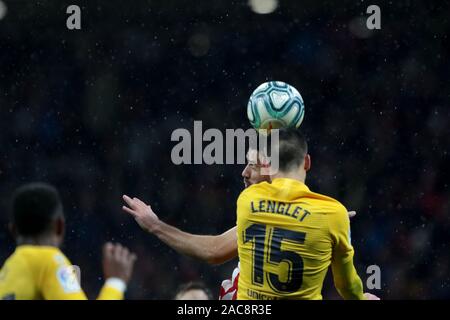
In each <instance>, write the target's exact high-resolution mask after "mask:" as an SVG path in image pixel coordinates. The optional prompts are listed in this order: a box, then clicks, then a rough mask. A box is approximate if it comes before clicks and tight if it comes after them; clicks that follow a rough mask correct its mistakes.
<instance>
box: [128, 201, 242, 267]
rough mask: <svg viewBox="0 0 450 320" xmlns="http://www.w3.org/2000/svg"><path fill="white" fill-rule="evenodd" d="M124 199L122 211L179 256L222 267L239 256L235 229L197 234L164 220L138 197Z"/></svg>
mask: <svg viewBox="0 0 450 320" xmlns="http://www.w3.org/2000/svg"><path fill="white" fill-rule="evenodd" d="M123 200H124V201H125V202H126V204H127V206H123V207H122V209H123V210H124V211H125V212H127V213H129V214H131V215H132V216H133V217H134V219H135V220H136V222H137V223H138V224H139V226H141V228H142V229H144V230H145V231H147V232H149V233H151V234H154V235H155V236H156V237H158V239H159V240H161V241H162V242H164V243H165V244H167V245H168V246H169V247H171V248H172V249H174V250H175V251H177V252H178V253H181V254H184V255H187V256H190V257H193V258H196V259H200V260H203V261H206V262H207V263H209V264H222V263H225V262H227V261H229V260H231V259H233V258H235V257H237V236H236V227H234V228H231V229H230V230H228V231H226V232H224V233H222V234H220V235H216V236H210V235H195V234H191V233H187V232H184V231H181V230H180V229H178V228H175V227H173V226H171V225H169V224H167V223H165V222H163V221H161V220H160V219H159V218H158V216H157V215H156V214H155V212H153V210H152V208H151V206H149V205H147V204H146V203H144V202H143V201H141V200H140V199H138V198H130V197H128V196H126V195H124V196H123Z"/></svg>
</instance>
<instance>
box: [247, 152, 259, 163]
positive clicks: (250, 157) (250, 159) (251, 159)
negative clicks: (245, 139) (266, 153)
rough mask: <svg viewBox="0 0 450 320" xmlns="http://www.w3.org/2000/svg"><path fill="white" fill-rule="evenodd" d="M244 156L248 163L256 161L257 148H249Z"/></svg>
mask: <svg viewBox="0 0 450 320" xmlns="http://www.w3.org/2000/svg"><path fill="white" fill-rule="evenodd" d="M246 158H247V162H249V163H258V158H259V157H258V150H256V149H249V150H248V151H247V155H246Z"/></svg>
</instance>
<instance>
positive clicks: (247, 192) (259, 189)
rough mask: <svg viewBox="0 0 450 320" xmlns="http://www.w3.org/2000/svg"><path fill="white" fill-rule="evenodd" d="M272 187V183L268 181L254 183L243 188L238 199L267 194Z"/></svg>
mask: <svg viewBox="0 0 450 320" xmlns="http://www.w3.org/2000/svg"><path fill="white" fill-rule="evenodd" d="M270 187H271V186H270V183H268V182H266V181H263V182H259V183H255V184H252V185H251V186H249V187H247V188H245V189H244V190H242V192H241V193H240V195H239V198H238V199H245V198H253V197H256V196H258V195H260V194H267V191H269V190H270Z"/></svg>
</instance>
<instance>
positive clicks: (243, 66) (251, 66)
mask: <svg viewBox="0 0 450 320" xmlns="http://www.w3.org/2000/svg"><path fill="white" fill-rule="evenodd" d="M250 2H251V3H250ZM250 2H249V1H247V0H243V1H203V2H195V3H192V2H189V1H175V0H164V1H162V0H154V1H142V0H136V1H127V2H122V1H72V2H67V1H25V0H11V1H7V0H2V1H1V2H0V4H1V5H0V128H1V131H0V145H1V149H0V150H1V152H0V212H1V215H0V263H3V261H4V259H5V258H6V257H7V256H8V255H9V254H11V252H12V251H13V249H14V242H13V240H12V238H11V237H10V236H9V234H8V231H7V220H8V217H7V208H8V200H9V197H10V195H11V193H12V191H13V190H14V189H15V188H16V187H17V186H19V185H21V184H23V183H25V182H30V181H36V180H43V181H47V182H51V183H53V184H54V185H56V186H57V187H58V188H59V189H60V190H61V193H62V196H63V200H64V203H65V211H66V215H67V220H68V229H67V237H66V241H65V245H64V247H63V250H64V251H65V252H66V254H67V255H68V256H69V258H70V259H71V260H72V262H74V263H76V264H78V265H80V266H81V269H82V284H83V287H84V288H85V290H86V291H87V293H88V295H89V296H90V297H91V298H93V297H95V294H96V292H98V289H99V288H100V286H101V284H102V279H101V264H100V262H101V261H100V256H101V251H100V248H101V245H102V244H103V243H104V242H105V241H108V240H113V241H119V242H122V243H124V244H126V245H127V246H129V247H130V248H131V249H132V250H135V251H136V252H137V253H138V255H139V260H138V263H137V268H136V270H135V273H134V277H133V281H132V283H131V286H130V289H129V291H128V293H127V297H128V298H131V299H170V298H172V296H173V294H174V291H175V289H176V288H177V287H178V285H179V284H180V283H183V282H186V281H189V280H203V281H205V282H206V283H207V284H208V286H209V287H210V288H211V290H212V291H213V292H218V289H219V284H220V282H221V281H222V280H223V279H225V278H227V277H229V276H231V271H232V269H233V268H234V266H235V264H236V261H233V262H230V263H227V264H225V265H222V266H217V267H210V266H208V265H206V264H204V263H201V262H198V261H195V260H193V259H190V258H187V257H183V256H180V255H178V254H176V253H175V252H174V251H172V250H171V249H169V248H168V247H167V246H165V245H163V244H162V243H160V242H159V241H158V240H157V239H156V238H155V237H153V236H149V235H147V234H145V233H144V232H143V231H141V230H140V229H139V228H138V226H137V225H136V224H135V222H134V221H133V220H132V219H130V218H129V217H128V216H126V215H125V214H123V213H122V212H121V210H120V208H121V205H122V202H121V195H122V194H123V193H128V194H132V195H136V196H139V197H142V199H144V200H147V201H149V202H150V203H151V204H152V205H153V207H154V209H155V211H156V212H157V213H158V214H159V216H160V217H161V218H162V219H163V220H165V221H166V222H169V223H171V224H174V225H176V226H177V227H180V228H181V229H183V230H186V231H190V232H195V233H204V234H216V233H220V232H223V231H225V230H227V229H228V228H230V227H232V226H233V225H234V224H235V199H236V198H237V196H238V194H239V192H240V190H241V189H242V187H243V184H242V179H241V177H240V173H241V170H242V169H243V166H239V165H216V166H206V165H204V166H203V165H196V166H194V165H192V166H188V165H184V166H175V165H173V164H172V163H171V161H170V150H171V148H172V146H173V145H174V143H171V142H170V135H171V132H172V131H173V130H174V129H176V128H180V127H184V128H188V129H191V128H192V127H193V121H194V119H195V120H202V121H203V125H204V127H215V128H219V129H223V130H224V129H225V128H247V127H248V126H249V124H248V121H247V119H246V111H245V110H246V109H245V108H246V104H247V99H248V97H249V95H250V93H251V91H252V90H253V89H254V88H256V86H257V85H259V84H260V83H262V82H264V81H267V80H282V81H286V82H288V83H290V84H292V85H294V86H295V87H297V88H298V89H299V91H300V92H301V93H302V95H303V98H304V100H305V105H306V116H305V120H304V122H303V124H302V128H303V130H304V131H305V133H306V134H307V136H308V137H309V141H310V153H311V154H312V157H313V170H312V171H311V174H310V176H309V177H308V180H307V183H308V184H309V185H310V187H311V188H312V189H313V190H315V191H318V192H322V193H325V194H329V195H331V196H334V197H337V198H338V199H340V200H341V201H342V202H343V203H344V204H345V205H346V206H347V208H349V209H353V210H356V211H357V212H358V215H357V217H356V218H355V219H354V220H353V221H352V240H353V244H354V246H355V250H356V264H357V269H358V271H359V273H360V275H361V277H362V279H363V281H365V279H366V278H367V275H366V273H365V271H366V267H367V266H369V265H371V264H376V265H378V266H380V268H381V273H382V290H380V291H376V290H375V291H374V293H375V294H377V295H379V296H380V297H382V298H383V299H403V298H405V299H430V298H450V278H449V277H450V276H449V270H450V265H449V262H450V261H449V260H450V248H449V240H450V232H449V230H450V219H449V209H450V191H449V185H448V183H449V180H450V170H449V165H450V156H449V145H450V141H449V140H450V134H449V125H450V121H449V119H450V106H449V101H450V97H449V94H450V81H449V80H448V75H449V74H450V64H449V62H448V58H449V57H448V53H449V52H450V45H449V39H448V35H449V33H450V22H449V16H448V12H450V10H449V9H450V8H449V3H448V2H441V3H438V2H432V1H423V2H419V1H417V2H416V1H392V2H385V1H377V2H376V3H372V2H368V1H339V2H336V1H312V0H306V1H301V2H300V1H283V0H280V1H275V0H262V2H263V4H264V3H265V4H266V7H263V9H261V7H258V6H256V7H255V3H257V2H261V1H257V0H255V1H250ZM69 4H78V5H79V6H80V7H81V9H82V30H80V31H69V30H67V28H66V18H67V17H68V15H67V14H66V8H67V6H68V5H69ZM259 4H261V3H259ZM267 4H268V5H267ZM370 4H377V5H379V6H380V7H381V13H382V20H381V23H382V25H381V30H375V31H370V30H367V29H366V28H365V19H366V17H367V16H368V15H367V14H366V13H365V11H366V8H367V7H368V6H369V5H370ZM271 5H272V7H271ZM258 8H259V9H258ZM258 10H259V11H261V10H262V12H264V10H266V11H271V10H274V12H272V13H270V14H258V13H257V12H255V11H258ZM324 298H326V299H335V298H338V296H337V294H336V291H335V289H334V288H333V286H332V282H331V279H328V280H327V282H326V285H325V288H324Z"/></svg>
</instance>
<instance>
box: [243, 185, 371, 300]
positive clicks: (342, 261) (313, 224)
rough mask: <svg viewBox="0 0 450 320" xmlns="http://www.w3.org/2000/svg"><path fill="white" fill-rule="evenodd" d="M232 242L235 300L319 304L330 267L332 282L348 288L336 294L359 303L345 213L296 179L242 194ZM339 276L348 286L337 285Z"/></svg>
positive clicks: (360, 293) (249, 190) (254, 186)
mask: <svg viewBox="0 0 450 320" xmlns="http://www.w3.org/2000/svg"><path fill="white" fill-rule="evenodd" d="M237 238H238V253H239V260H240V265H241V274H240V276H239V283H238V296H237V298H238V299H256V300H266V299H267V300H270V299H322V294H321V291H322V285H323V281H324V278H325V275H326V273H327V270H328V267H329V266H330V264H332V263H334V264H335V265H336V269H333V273H335V271H336V274H334V276H335V283H336V282H338V283H345V284H347V283H351V285H348V287H350V288H349V290H350V291H351V292H350V293H348V294H347V292H341V291H339V292H340V293H341V295H343V296H344V297H350V298H356V299H363V292H362V283H361V280H360V279H359V277H358V275H357V274H356V271H355V269H354V266H353V254H354V250H353V247H352V245H351V242H350V221H349V217H348V213H347V210H346V208H345V207H344V206H343V205H342V204H341V203H339V202H338V201H337V200H335V199H333V198H330V197H327V196H324V195H321V194H318V193H314V192H311V191H310V190H309V188H308V187H307V186H306V185H305V184H304V183H302V182H300V181H298V180H293V179H287V178H277V179H274V180H273V181H272V183H268V182H262V183H258V184H255V185H252V186H250V187H248V188H247V189H245V190H244V191H242V193H241V194H240V196H239V198H238V200H237ZM341 266H343V267H341ZM342 275H344V276H345V278H346V279H350V282H349V281H347V282H345V281H340V278H339V277H341V276H342ZM338 290H339V289H338Z"/></svg>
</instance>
